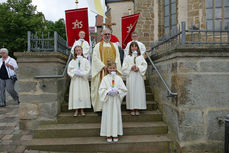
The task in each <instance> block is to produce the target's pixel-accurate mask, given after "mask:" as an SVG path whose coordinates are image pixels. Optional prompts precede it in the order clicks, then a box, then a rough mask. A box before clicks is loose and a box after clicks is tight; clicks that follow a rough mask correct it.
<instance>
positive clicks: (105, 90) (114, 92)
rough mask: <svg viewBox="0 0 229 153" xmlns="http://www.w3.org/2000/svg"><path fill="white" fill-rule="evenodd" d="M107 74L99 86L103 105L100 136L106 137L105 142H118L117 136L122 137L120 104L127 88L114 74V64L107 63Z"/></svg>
mask: <svg viewBox="0 0 229 153" xmlns="http://www.w3.org/2000/svg"><path fill="white" fill-rule="evenodd" d="M108 71H109V74H108V75H106V76H105V77H104V78H103V80H102V82H101V85H100V88H99V95H100V99H101V101H102V102H103V103H104V104H103V111H102V121H101V130H100V136H106V137H107V141H108V142H111V141H112V137H113V141H114V142H117V141H118V136H121V135H123V126H122V113H121V103H122V100H123V98H124V96H125V95H126V94H127V88H126V86H125V84H124V83H123V81H122V78H121V77H120V76H118V75H117V74H116V66H115V63H113V64H112V63H111V64H110V63H109V65H108Z"/></svg>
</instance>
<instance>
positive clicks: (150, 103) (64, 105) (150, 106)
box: [61, 101, 158, 112]
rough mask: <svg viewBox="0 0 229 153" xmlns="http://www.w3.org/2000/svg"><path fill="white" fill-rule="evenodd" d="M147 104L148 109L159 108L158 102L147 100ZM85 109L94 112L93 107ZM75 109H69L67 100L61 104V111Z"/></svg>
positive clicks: (124, 105)
mask: <svg viewBox="0 0 229 153" xmlns="http://www.w3.org/2000/svg"><path fill="white" fill-rule="evenodd" d="M146 104H147V110H156V109H157V108H158V107H157V103H156V102H153V101H147V102H146ZM121 108H122V111H125V110H126V102H122V105H121ZM84 110H85V112H93V109H92V108H91V109H84ZM74 111H75V110H68V103H67V102H64V103H62V104H61V112H74Z"/></svg>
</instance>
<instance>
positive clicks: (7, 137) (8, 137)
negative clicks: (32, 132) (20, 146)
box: [2, 134, 13, 140]
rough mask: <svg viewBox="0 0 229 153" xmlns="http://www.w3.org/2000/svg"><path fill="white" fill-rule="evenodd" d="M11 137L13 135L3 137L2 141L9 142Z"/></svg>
mask: <svg viewBox="0 0 229 153" xmlns="http://www.w3.org/2000/svg"><path fill="white" fill-rule="evenodd" d="M12 137H13V135H12V134H11V135H5V136H4V137H3V138H2V140H10V139H11V138H12Z"/></svg>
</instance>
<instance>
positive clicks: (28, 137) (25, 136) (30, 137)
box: [21, 135, 32, 140]
mask: <svg viewBox="0 0 229 153" xmlns="http://www.w3.org/2000/svg"><path fill="white" fill-rule="evenodd" d="M21 140H32V135H23V136H22V137H21Z"/></svg>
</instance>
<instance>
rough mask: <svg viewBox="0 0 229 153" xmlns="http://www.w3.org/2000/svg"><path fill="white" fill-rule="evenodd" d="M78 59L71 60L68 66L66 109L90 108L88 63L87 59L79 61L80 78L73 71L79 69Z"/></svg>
mask: <svg viewBox="0 0 229 153" xmlns="http://www.w3.org/2000/svg"><path fill="white" fill-rule="evenodd" d="M78 63H79V59H76V60H74V59H73V60H71V61H70V63H69V65H68V71H67V72H68V75H69V76H70V77H71V83H70V88H69V101H68V109H69V110H71V109H79V108H91V101H90V88H89V83H88V75H89V72H90V63H89V61H88V60H87V59H85V58H82V59H81V60H80V70H81V72H82V76H76V74H75V71H76V70H77V69H79V66H78Z"/></svg>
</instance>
